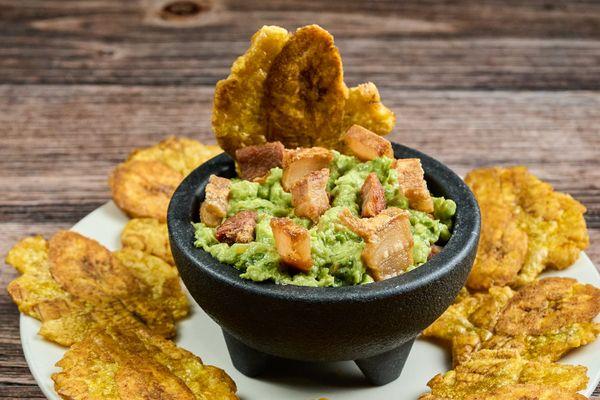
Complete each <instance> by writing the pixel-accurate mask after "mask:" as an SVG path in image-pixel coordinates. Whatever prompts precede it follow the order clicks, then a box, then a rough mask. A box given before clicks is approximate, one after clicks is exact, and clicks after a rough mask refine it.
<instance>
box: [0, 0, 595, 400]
mask: <svg viewBox="0 0 600 400" xmlns="http://www.w3.org/2000/svg"><path fill="white" fill-rule="evenodd" d="M309 23H318V24H321V25H322V26H324V27H325V28H326V29H328V30H329V31H330V32H332V33H333V34H334V35H335V37H336V43H337V45H338V46H339V48H340V50H341V52H342V55H343V57H344V63H345V64H344V65H345V77H346V82H347V83H348V84H349V85H355V84H358V83H360V82H364V81H367V80H372V81H374V82H375V83H377V85H378V86H379V88H380V91H381V94H382V97H383V99H384V101H385V103H386V104H387V105H388V106H390V107H391V108H392V109H393V110H394V111H395V112H396V113H397V116H398V124H397V127H396V129H395V130H394V132H393V134H392V135H391V139H393V140H395V141H399V142H401V143H404V144H407V145H409V146H412V147H416V148H419V149H421V150H423V151H426V152H428V153H430V154H431V155H433V156H434V157H437V158H438V159H440V160H441V161H443V162H445V163H447V164H448V165H449V166H451V167H452V168H453V169H454V170H455V171H457V172H458V173H461V174H464V173H465V172H466V171H468V170H469V169H471V168H473V167H478V166H483V165H513V164H524V165H527V166H528V167H530V168H531V169H532V171H533V172H534V173H536V174H538V175H539V176H540V177H542V178H543V179H546V180H548V181H550V182H551V183H552V184H553V185H555V187H556V188H558V189H559V190H562V191H567V192H569V193H571V194H572V195H573V196H574V197H576V198H577V199H579V200H580V201H581V202H583V203H584V204H585V205H586V206H587V208H588V214H587V223H588V227H589V230H590V235H591V242H592V245H591V246H590V248H589V249H588V254H589V255H590V257H591V258H592V260H593V261H594V263H595V264H596V265H600V247H599V246H598V244H600V2H598V1H589V2H587V1H565V2H558V1H553V0H543V1H542V0H528V1H526V2H524V1H521V0H512V1H499V0H489V1H480V0H472V1H465V2H447V1H441V2H436V1H421V0H412V1H404V2H396V1H393V0H388V1H385V0H380V1H351V2H350V1H348V2H347V1H340V0H326V1H294V2H292V1H289V2H282V1H276V0H262V1H256V0H253V1H247V0H246V1H244V0H237V1H236V0H227V1H221V0H191V1H188V0H165V1H153V0H139V1H133V0H132V1H118V0H113V1H110V0H94V1H74V0H71V1H65V0H46V1H35V0H0V254H2V256H4V255H5V254H6V251H8V249H9V248H10V246H11V245H12V244H14V243H15V242H16V241H17V240H18V239H19V238H20V237H22V236H25V235H30V234H34V233H39V234H43V235H46V236H49V235H51V234H52V233H53V232H55V231H56V230H57V229H62V228H69V227H70V226H71V225H73V224H74V223H75V222H76V221H78V220H79V219H80V218H82V217H83V216H84V215H86V214H88V213H89V212H91V211H92V210H94V209H95V208H96V207H98V206H100V205H101V204H103V203H104V202H106V201H107V200H109V192H108V190H107V184H106V177H107V175H108V173H109V171H110V170H111V168H113V167H114V165H115V164H116V163H117V162H119V161H120V160H122V159H123V158H124V157H125V156H126V155H127V153H128V152H129V151H130V150H131V149H132V148H134V147H136V146H145V145H149V144H152V143H154V142H155V141H157V140H159V139H160V138H162V137H164V136H166V135H169V134H176V135H187V136H191V137H194V138H197V139H200V140H204V141H207V142H212V141H213V139H212V134H211V130H210V109H211V100H212V94H213V86H214V84H215V82H216V81H217V80H218V79H220V78H223V77H224V76H226V74H227V72H228V68H229V66H230V64H231V62H232V61H233V59H234V57H236V56H237V55H239V54H240V53H242V52H243V51H244V49H245V48H246V47H247V44H248V39H249V37H250V35H251V34H252V33H253V32H254V31H256V30H257V29H258V28H259V27H260V26H261V25H263V24H278V25H282V26H284V27H286V28H288V29H294V28H296V27H298V26H301V25H305V24H309ZM0 273H1V278H0V279H1V282H0V283H1V284H0V286H2V287H5V286H6V284H7V283H8V282H9V281H10V280H11V279H12V278H13V277H14V276H15V273H14V272H13V271H12V270H11V269H10V268H7V267H6V266H4V265H3V267H2V269H0ZM18 318H19V314H18V312H17V308H16V307H15V306H14V305H13V304H12V302H11V300H10V299H9V297H8V295H7V294H6V293H5V291H4V290H2V293H0V398H42V394H41V392H40V391H39V389H38V388H37V386H36V384H35V381H34V379H33V378H32V376H31V374H30V373H29V370H28V368H27V365H26V363H25V359H24V358H23V353H22V351H21V346H20V342H19V323H18ZM428 378H429V377H423V379H428ZM593 398H594V399H596V400H597V399H600V391H599V390H597V391H596V395H595V397H593Z"/></svg>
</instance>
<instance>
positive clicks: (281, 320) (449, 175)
mask: <svg viewBox="0 0 600 400" xmlns="http://www.w3.org/2000/svg"><path fill="white" fill-rule="evenodd" d="M393 147H394V153H395V156H396V158H413V157H416V158H420V159H421V162H422V165H423V169H424V170H425V179H426V180H427V184H428V186H429V189H430V191H431V192H432V194H434V195H437V196H445V197H446V198H449V199H452V200H454V201H455V202H456V205H457V208H456V215H455V220H454V227H453V232H452V236H451V238H450V240H449V241H448V243H447V244H446V246H445V247H444V249H443V250H442V251H441V253H439V254H438V255H436V256H435V257H433V258H432V259H431V260H430V261H428V262H427V263H425V264H423V265H422V266H420V267H418V268H416V269H414V270H412V271H409V272H407V273H405V274H403V275H400V276H397V277H395V278H391V279H388V280H384V281H380V282H375V283H370V284H366V285H360V286H347V287H339V288H313V287H302V286H292V285H288V286H283V285H276V284H274V283H265V282H262V283H257V282H253V281H249V280H244V279H242V278H240V277H239V274H240V272H239V271H238V270H237V269H235V268H234V267H233V266H231V265H226V264H222V263H220V262H219V261H217V260H216V259H214V258H213V257H212V256H211V255H210V254H208V253H206V252H205V251H203V250H202V249H198V248H196V247H194V228H193V226H192V222H198V221H199V207H200V203H201V202H202V201H203V199H204V187H205V185H206V184H207V182H208V178H209V177H210V175H211V174H216V175H219V176H224V177H234V176H235V167H234V163H233V161H232V160H231V158H230V157H229V156H227V155H226V154H221V155H219V156H217V157H215V158H213V159H212V160H210V161H208V162H206V163H205V164H203V165H201V166H200V167H198V168H197V169H196V170H194V171H193V172H192V173H191V174H190V175H189V176H188V177H187V178H185V180H184V181H183V182H182V183H181V185H180V186H179V188H178V189H177V190H176V192H175V194H174V195H173V198H172V199H171V203H170V205H169V211H168V227H169V237H170V241H171V249H172V252H173V256H174V258H175V262H176V264H177V268H178V269H179V273H180V275H181V278H182V280H183V282H184V284H185V285H186V287H187V289H188V290H189V292H190V293H191V295H192V296H193V298H194V299H195V300H196V302H197V303H198V304H199V305H200V307H202V309H203V310H204V311H205V312H206V313H207V314H208V315H209V316H210V317H211V318H212V319H213V320H214V321H216V323H217V324H219V325H220V326H221V328H222V330H223V334H224V336H225V340H226V343H227V346H228V350H229V353H230V356H231V358H232V361H233V364H234V365H235V367H236V368H237V369H238V370H240V371H241V372H242V373H244V374H246V375H249V376H254V375H258V374H259V373H260V372H262V371H263V370H264V369H265V368H266V367H268V365H269V361H270V360H271V359H272V357H279V358H284V359H293V360H302V361H315V362H317V361H341V360H354V361H355V362H356V363H357V365H358V366H359V368H360V369H361V370H362V372H363V373H364V375H365V376H366V377H367V379H368V380H369V381H370V382H371V383H373V384H377V385H381V384H385V383H388V382H390V381H392V380H394V379H396V378H397V377H398V376H399V374H400V372H401V370H402V367H403V365H404V362H405V360H406V357H407V356H408V353H409V351H410V348H411V346H412V343H413V341H414V339H415V337H416V336H417V335H418V334H419V333H420V332H421V331H422V330H423V329H424V328H426V327H427V326H428V325H430V324H431V323H432V322H433V321H434V320H435V319H436V318H437V317H439V316H440V315H441V314H442V313H443V312H444V311H445V310H446V308H447V307H448V306H449V305H450V304H451V303H452V302H453V301H454V299H455V297H456V295H457V293H458V291H459V290H460V288H461V287H462V286H463V285H464V283H465V280H466V278H467V275H468V273H469V271H470V270H471V267H472V264H473V261H474V257H475V252H476V249H477V243H478V240H479V228H480V214H479V208H478V206H477V202H476V200H475V198H474V197H473V194H472V193H471V191H470V190H469V188H468V187H467V186H466V185H465V184H464V182H463V181H462V179H461V178H460V177H459V176H457V175H456V174H455V173H454V172H452V171H451V170H450V169H449V168H447V167H446V166H444V165H443V164H442V163H440V162H439V161H436V160H435V159H433V158H431V157H429V156H427V155H425V154H423V153H421V152H419V151H416V150H413V149H411V148H408V147H405V146H401V145H398V144H394V145H393Z"/></svg>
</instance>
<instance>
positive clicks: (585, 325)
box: [423, 278, 600, 365]
mask: <svg viewBox="0 0 600 400" xmlns="http://www.w3.org/2000/svg"><path fill="white" fill-rule="evenodd" d="M599 312H600V289H597V288H595V287H593V286H591V285H584V284H580V283H578V282H577V281H575V280H574V279H570V278H546V279H542V280H539V281H537V282H535V283H533V284H530V285H528V286H525V287H524V288H522V289H521V290H520V291H518V292H516V294H515V292H513V291H512V290H511V289H510V288H508V287H502V288H500V287H492V288H490V290H489V292H488V293H475V294H472V295H469V296H463V298H462V300H460V301H459V302H457V303H455V304H453V305H452V306H450V307H449V308H448V310H446V312H445V313H444V314H443V315H442V316H441V317H440V318H438V320H437V321H435V322H434V323H433V324H432V325H431V326H429V327H428V328H427V329H426V330H425V331H424V332H423V334H424V335H425V336H429V337H435V338H438V339H441V340H444V341H447V342H449V343H451V345H452V354H453V361H454V364H455V365H457V364H460V363H464V362H465V361H467V360H468V359H469V358H470V357H472V355H473V353H475V352H477V351H479V350H480V349H490V350H507V349H510V350H514V351H516V352H517V353H518V354H519V355H520V356H522V357H523V358H525V359H530V360H538V361H557V360H559V359H560V358H561V357H562V356H563V355H564V354H565V353H567V352H569V351H571V350H572V349H575V348H577V347H580V346H584V345H586V344H588V343H591V342H593V341H594V340H595V339H596V337H597V336H598V335H600V324H597V323H594V322H592V320H593V319H594V317H595V316H596V315H597V314H598V313H599Z"/></svg>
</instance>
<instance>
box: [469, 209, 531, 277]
mask: <svg viewBox="0 0 600 400" xmlns="http://www.w3.org/2000/svg"><path fill="white" fill-rule="evenodd" d="M479 206H480V209H481V220H482V224H481V237H480V240H479V246H478V248H477V254H476V256H475V264H474V266H473V269H472V270H471V273H470V274H469V277H468V278H467V286H469V287H470V288H473V289H487V288H489V287H492V286H504V285H506V284H508V283H511V282H513V281H514V280H515V278H516V277H517V274H518V273H519V271H520V270H521V267H522V266H523V263H524V262H525V257H526V256H527V233H525V232H524V231H523V230H521V229H520V228H519V227H518V223H517V220H516V218H515V215H514V212H513V211H512V210H511V209H510V208H509V207H507V206H506V205H504V204H493V203H491V202H490V203H487V202H483V201H480V202H479Z"/></svg>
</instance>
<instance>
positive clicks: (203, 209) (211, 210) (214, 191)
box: [200, 175, 231, 227]
mask: <svg viewBox="0 0 600 400" xmlns="http://www.w3.org/2000/svg"><path fill="white" fill-rule="evenodd" d="M230 188H231V181H230V180H229V179H227V178H221V177H220V176H216V175H211V177H210V178H209V180H208V185H206V196H205V198H204V201H203V202H202V205H201V206H200V220H201V221H202V222H204V223H205V224H206V225H207V226H212V227H215V226H218V225H219V224H220V223H221V220H222V219H223V218H224V217H225V215H227V207H228V199H229V191H230Z"/></svg>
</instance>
